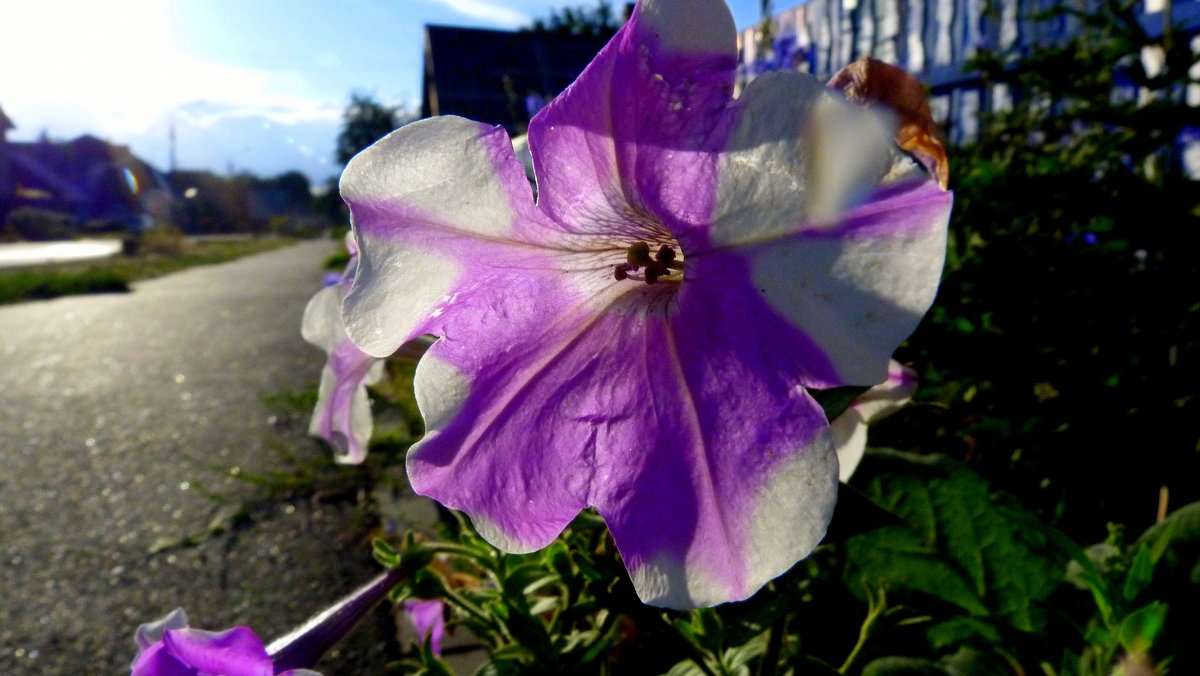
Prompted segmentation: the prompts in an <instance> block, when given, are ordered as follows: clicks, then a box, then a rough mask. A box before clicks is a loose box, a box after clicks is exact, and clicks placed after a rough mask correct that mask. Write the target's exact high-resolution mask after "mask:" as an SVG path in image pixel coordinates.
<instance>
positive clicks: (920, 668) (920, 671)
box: [862, 657, 946, 676]
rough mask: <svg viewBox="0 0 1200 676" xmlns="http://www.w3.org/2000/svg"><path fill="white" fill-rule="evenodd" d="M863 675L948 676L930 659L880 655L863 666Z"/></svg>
mask: <svg viewBox="0 0 1200 676" xmlns="http://www.w3.org/2000/svg"><path fill="white" fill-rule="evenodd" d="M862 676H946V672H945V671H944V670H943V669H942V668H941V667H939V666H938V665H937V664H935V663H933V662H930V661H929V660H921V659H917V658H915V657H880V658H879V659H877V660H873V661H872V662H870V663H869V664H867V666H865V667H863V670H862Z"/></svg>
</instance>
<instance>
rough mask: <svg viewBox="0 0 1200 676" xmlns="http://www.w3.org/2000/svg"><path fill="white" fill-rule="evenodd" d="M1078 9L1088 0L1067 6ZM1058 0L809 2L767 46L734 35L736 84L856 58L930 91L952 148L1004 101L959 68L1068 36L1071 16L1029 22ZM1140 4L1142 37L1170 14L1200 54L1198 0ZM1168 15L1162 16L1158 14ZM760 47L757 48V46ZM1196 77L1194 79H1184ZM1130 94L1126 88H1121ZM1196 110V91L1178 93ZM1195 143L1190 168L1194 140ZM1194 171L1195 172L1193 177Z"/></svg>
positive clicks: (819, 72)
mask: <svg viewBox="0 0 1200 676" xmlns="http://www.w3.org/2000/svg"><path fill="white" fill-rule="evenodd" d="M1067 1H1069V2H1072V6H1073V7H1075V8H1078V9H1081V10H1088V9H1093V8H1095V6H1096V4H1097V3H1098V0H1073V1H1072V0H1067ZM1062 2H1063V0H992V1H991V2H985V0H809V1H808V2H806V3H804V4H801V5H799V6H796V7H793V8H791V9H788V10H786V11H783V12H779V13H778V14H776V15H774V16H773V17H772V20H771V25H770V33H769V36H770V37H769V42H770V44H769V45H764V44H763V43H764V33H763V27H762V26H761V25H759V26H755V27H753V28H748V29H746V30H745V31H743V32H742V33H741V34H740V35H739V36H738V49H739V54H740V59H741V62H740V79H741V82H742V83H743V84H744V83H746V82H749V81H750V80H752V79H754V77H756V76H757V75H758V74H760V73H762V72H765V71H768V70H797V71H801V72H808V73H812V74H813V75H815V76H817V77H818V78H820V79H822V80H827V79H829V77H830V76H832V75H833V74H834V73H836V72H837V71H838V70H840V69H841V68H842V67H844V66H846V65H847V64H849V63H852V62H854V61H855V60H857V59H859V58H861V57H863V56H874V57H876V58H878V59H880V60H883V61H887V62H889V63H893V64H896V65H899V66H901V67H903V68H905V69H906V70H908V71H909V72H911V73H913V74H914V75H916V76H917V77H918V78H920V79H921V80H922V81H924V82H925V83H926V84H928V85H929V86H930V88H931V91H932V94H933V99H932V107H933V113H934V116H935V118H937V119H938V121H939V122H940V123H941V124H942V125H943V127H944V128H945V129H947V130H948V134H949V141H950V142H951V143H953V144H961V143H964V142H969V141H970V140H972V139H973V138H974V137H975V135H976V134H977V132H978V126H979V115H980V113H981V112H984V111H988V110H996V109H1003V108H1005V107H1007V106H1010V105H1011V104H1012V92H1010V91H1009V89H1008V86H1007V85H1005V84H992V85H986V84H985V83H984V82H983V81H982V80H981V79H980V77H979V76H978V74H977V73H973V72H972V71H971V70H970V69H969V68H968V67H967V63H968V61H969V60H970V59H971V57H972V56H974V55H975V54H976V53H977V52H978V50H980V49H981V48H984V49H991V50H998V51H1000V52H1002V53H1008V54H1014V55H1016V56H1017V57H1018V58H1019V57H1020V56H1021V55H1022V54H1027V53H1028V52H1029V50H1032V49H1033V48H1035V47H1038V46H1046V45H1051V44H1054V43H1056V42H1060V41H1062V40H1064V39H1067V38H1069V37H1070V36H1071V35H1073V34H1074V33H1075V32H1076V31H1078V30H1079V26H1078V20H1077V19H1073V18H1071V17H1066V16H1060V17H1058V18H1055V19H1053V20H1049V21H1036V20H1033V19H1032V18H1031V17H1033V16H1035V15H1037V14H1038V13H1040V12H1043V11H1046V10H1050V9H1052V8H1054V7H1055V6H1057V5H1060V4H1062ZM1169 2H1170V0H1146V1H1145V3H1144V4H1143V6H1142V7H1141V16H1140V20H1141V22H1142V25H1143V27H1145V28H1146V30H1147V32H1148V33H1150V34H1151V35H1155V34H1161V32H1162V26H1163V17H1164V16H1170V17H1171V20H1172V21H1173V22H1174V24H1175V25H1176V26H1178V27H1180V28H1182V29H1183V32H1184V35H1186V36H1188V38H1189V39H1190V40H1191V45H1192V50H1193V51H1194V52H1196V53H1200V0H1183V1H1176V2H1175V3H1174V5H1173V6H1171V5H1170V4H1168V3H1169ZM1165 10H1168V12H1167V13H1164V11H1165ZM764 47H765V49H764ZM1194 77H1196V78H1200V73H1194ZM1129 94H1130V95H1132V96H1137V95H1138V93H1137V91H1136V88H1134V90H1133V91H1132V92H1129ZM1186 96H1187V100H1188V102H1189V104H1190V105H1193V106H1200V85H1197V84H1193V85H1190V86H1189V87H1188V91H1187V92H1186ZM1188 143H1189V145H1195V146H1196V148H1194V149H1193V148H1189V150H1195V151H1197V152H1195V153H1194V154H1195V155H1196V157H1195V160H1196V168H1197V169H1198V170H1200V144H1197V143H1196V142H1194V141H1192V142H1188ZM1197 173H1200V172H1197Z"/></svg>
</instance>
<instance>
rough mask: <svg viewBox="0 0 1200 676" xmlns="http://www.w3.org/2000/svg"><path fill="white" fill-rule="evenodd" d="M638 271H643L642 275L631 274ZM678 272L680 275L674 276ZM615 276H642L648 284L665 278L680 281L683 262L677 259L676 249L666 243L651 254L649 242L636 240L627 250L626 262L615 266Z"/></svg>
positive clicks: (628, 277) (625, 277)
mask: <svg viewBox="0 0 1200 676" xmlns="http://www.w3.org/2000/svg"><path fill="white" fill-rule="evenodd" d="M638 271H641V275H639V276H635V275H634V274H631V273H637V272H638ZM676 272H678V273H679V276H678V277H675V276H674V275H675V273H676ZM613 277H615V278H616V279H617V280H618V281H620V280H624V279H638V278H639V277H640V278H641V279H643V280H645V282H646V283H647V284H654V283H655V282H657V281H658V280H660V279H663V278H667V279H673V280H675V281H678V279H680V278H682V277H683V263H682V262H679V261H677V260H675V249H672V248H671V247H669V246H667V245H666V244H664V245H662V246H660V247H659V248H658V251H657V252H655V253H654V255H653V256H651V255H650V245H649V244H647V243H645V242H634V243H633V244H630V245H629V249H627V250H626V252H625V262H624V263H620V264H618V265H615V266H613Z"/></svg>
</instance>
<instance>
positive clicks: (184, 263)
mask: <svg viewBox="0 0 1200 676" xmlns="http://www.w3.org/2000/svg"><path fill="white" fill-rule="evenodd" d="M293 241H294V240H291V239H286V238H263V239H245V240H223V241H202V242H190V241H184V242H182V243H181V244H180V245H179V247H178V248H177V250H176V251H173V252H170V253H162V252H153V251H152V252H149V253H143V254H138V255H134V256H122V255H120V254H118V255H116V256H113V257H111V258H105V259H99V260H90V261H79V262H74V263H58V264H54V265H38V266H29V267H21V268H12V269H0V304H4V303H19V302H21V301H27V300H41V299H47V298H57V297H59V296H70V295H77V294H84V293H114V292H123V291H128V290H129V285H130V284H131V283H132V282H136V281H139V280H143V279H151V278H153V277H161V276H162V275H166V274H170V273H172V272H177V271H179V270H183V269H185V268H190V267H193V266H196V265H210V264H212V263H223V262H225V261H230V260H233V259H235V258H241V257H242V256H247V255H250V254H254V253H259V252H261V251H268V250H270V249H276V248H279V247H281V246H284V245H287V244H290V243H292V242H293Z"/></svg>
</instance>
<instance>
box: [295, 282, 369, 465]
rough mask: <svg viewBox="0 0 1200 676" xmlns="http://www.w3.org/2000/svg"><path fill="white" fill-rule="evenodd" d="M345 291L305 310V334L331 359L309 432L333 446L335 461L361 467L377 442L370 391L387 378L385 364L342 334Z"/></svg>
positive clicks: (321, 295) (326, 293)
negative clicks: (369, 447)
mask: <svg viewBox="0 0 1200 676" xmlns="http://www.w3.org/2000/svg"><path fill="white" fill-rule="evenodd" d="M343 293H344V291H343V290H342V289H341V288H340V287H326V288H324V289H321V290H320V291H318V292H317V293H316V295H314V296H313V298H312V300H310V301H309V302H308V306H307V307H306V308H305V309H304V319H303V321H302V323H301V331H300V332H301V334H302V335H303V336H304V339H305V340H307V341H308V342H310V343H312V344H314V345H316V346H318V347H321V348H324V349H325V350H326V352H328V353H329V358H328V360H327V361H326V363H325V368H324V369H322V371H321V384H320V387H319V389H318V392H317V405H316V407H315V408H314V409H313V415H312V420H311V421H310V423H309V427H308V432H309V434H312V435H314V436H317V437H320V438H322V439H324V440H326V441H327V442H329V443H330V444H331V445H332V446H333V447H334V449H335V451H336V455H335V459H336V460H337V461H338V462H341V463H349V464H358V463H361V462H362V461H363V460H364V459H365V458H366V455H367V443H368V442H369V441H370V439H371V429H372V420H371V408H370V402H369V401H368V399H367V389H366V386H367V385H371V384H374V383H376V382H379V379H380V378H381V377H382V376H383V361H382V360H380V359H376V358H375V357H372V356H370V355H368V354H366V353H365V352H363V351H362V350H360V349H358V346H356V345H355V344H354V343H353V342H351V341H350V339H349V338H347V337H346V332H345V330H344V329H343V328H342V316H341V299H342V294H343Z"/></svg>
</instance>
